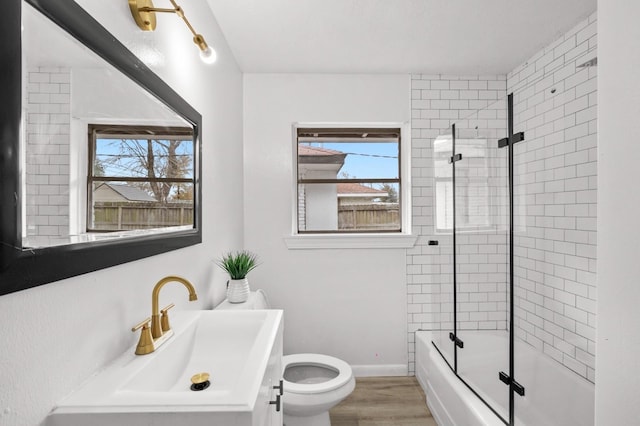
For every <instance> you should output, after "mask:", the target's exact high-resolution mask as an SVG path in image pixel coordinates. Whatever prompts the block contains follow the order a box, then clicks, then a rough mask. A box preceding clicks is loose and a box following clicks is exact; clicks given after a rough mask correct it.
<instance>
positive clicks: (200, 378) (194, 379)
mask: <svg viewBox="0 0 640 426" xmlns="http://www.w3.org/2000/svg"><path fill="white" fill-rule="evenodd" d="M209 377H210V375H209V373H198V374H194V375H193V376H191V383H193V384H194V385H199V384H201V383H204V382H206V381H207V380H209Z"/></svg>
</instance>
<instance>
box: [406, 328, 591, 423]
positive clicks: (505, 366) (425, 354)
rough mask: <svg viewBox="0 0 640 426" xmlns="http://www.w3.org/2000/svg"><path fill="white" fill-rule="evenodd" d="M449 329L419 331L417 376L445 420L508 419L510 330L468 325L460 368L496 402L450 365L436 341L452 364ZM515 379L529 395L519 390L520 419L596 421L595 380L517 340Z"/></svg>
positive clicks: (517, 415) (436, 413)
mask: <svg viewBox="0 0 640 426" xmlns="http://www.w3.org/2000/svg"><path fill="white" fill-rule="evenodd" d="M441 334H442V335H443V336H444V333H441V332H433V331H417V332H416V377H417V379H418V381H419V382H420V385H421V386H422V388H423V389H424V391H425V393H426V395H427V404H428V405H429V409H430V410H431V413H432V414H433V417H434V419H435V420H436V422H437V423H438V425H440V426H472V425H473V426H475V425H478V426H480V425H485V426H503V425H504V424H505V423H504V422H503V421H502V420H501V419H500V417H499V416H498V414H499V415H500V416H502V418H504V419H506V420H508V419H509V414H508V413H509V412H508V405H509V404H508V401H509V399H508V398H509V393H508V389H509V388H508V386H507V385H505V384H504V383H502V382H501V381H500V380H499V379H498V372H499V371H504V372H506V373H508V372H509V359H508V354H509V351H508V347H509V346H508V345H509V342H508V333H507V332H504V331H464V332H462V335H461V336H460V337H461V339H462V340H463V341H464V349H459V350H458V373H459V375H460V376H462V377H463V378H464V379H465V382H467V383H468V384H469V385H470V386H471V387H472V388H473V389H474V390H475V391H476V392H477V393H478V395H479V396H481V397H482V399H484V400H485V401H486V402H487V403H488V404H489V405H491V407H492V408H493V410H492V409H490V408H489V407H488V406H487V405H486V404H484V403H483V402H482V401H481V399H480V398H479V396H478V395H476V394H474V392H473V391H472V390H471V389H469V387H468V386H467V385H465V384H464V383H463V382H462V381H461V380H460V379H459V378H458V377H456V375H455V374H454V373H453V372H452V371H451V369H450V368H449V366H448V365H447V363H446V362H445V361H444V359H443V358H442V356H441V355H440V353H438V350H436V348H435V347H434V345H433V343H432V341H435V342H436V344H437V345H438V349H439V350H440V351H441V352H442V353H443V354H444V355H445V356H446V357H447V360H449V361H450V363H451V365H453V343H452V342H451V341H449V340H448V339H447V340H440V335H441ZM515 354H516V365H515V368H516V373H517V374H516V380H518V382H519V383H520V384H521V385H522V386H524V387H525V395H524V396H519V395H517V394H516V395H515V396H514V398H515V424H516V425H519V426H520V425H521V426H525V425H526V426H546V425H549V426H552V425H555V426H593V424H594V386H593V384H592V383H590V382H589V381H587V380H585V379H584V378H582V377H580V376H578V375H577V374H576V373H574V372H572V371H570V370H569V369H567V368H566V367H564V366H562V365H561V364H559V363H557V362H556V361H554V360H553V359H551V358H549V357H548V356H547V355H544V354H541V353H540V352H538V351H537V350H535V349H534V348H533V347H531V346H529V345H527V344H525V343H522V342H516V344H515Z"/></svg>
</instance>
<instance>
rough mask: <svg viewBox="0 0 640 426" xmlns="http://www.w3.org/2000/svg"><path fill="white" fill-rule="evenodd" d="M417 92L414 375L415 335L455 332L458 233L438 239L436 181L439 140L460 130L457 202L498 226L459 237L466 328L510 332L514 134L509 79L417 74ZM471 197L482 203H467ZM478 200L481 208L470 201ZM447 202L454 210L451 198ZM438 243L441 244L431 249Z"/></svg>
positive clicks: (411, 303)
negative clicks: (503, 147)
mask: <svg viewBox="0 0 640 426" xmlns="http://www.w3.org/2000/svg"><path fill="white" fill-rule="evenodd" d="M411 86H412V87H411V89H412V90H411V96H412V100H411V107H412V121H411V132H412V140H411V144H412V156H411V157H412V160H411V161H412V164H411V168H412V170H411V173H412V176H411V179H412V202H413V217H412V220H413V232H414V233H415V234H417V235H419V237H418V240H417V243H416V245H415V247H414V248H412V249H410V250H408V251H407V283H408V285H407V291H408V295H407V298H408V339H409V340H408V343H409V371H410V372H411V373H413V372H414V371H415V340H414V332H415V331H416V330H418V329H428V330H443V331H445V332H446V331H448V330H452V329H453V314H452V313H453V292H452V265H453V261H452V253H453V239H452V236H451V233H450V232H441V233H436V221H437V218H436V216H435V215H436V214H442V211H443V210H446V209H442V206H439V207H438V206H436V198H438V197H437V196H436V193H435V192H436V190H435V188H436V180H437V179H439V178H438V176H439V174H440V173H441V172H439V171H438V172H436V170H435V164H434V144H435V142H436V138H438V136H444V135H450V134H451V132H450V127H451V124H453V123H457V126H458V132H457V133H458V142H457V144H458V145H457V146H458V148H457V150H456V151H457V152H462V154H463V159H462V160H461V161H460V162H459V163H458V164H457V171H458V173H459V174H458V175H457V177H456V179H457V181H456V189H457V194H456V198H457V200H458V201H459V202H460V204H464V205H465V207H467V209H468V211H469V212H470V213H469V214H468V215H467V217H466V220H470V219H473V218H479V217H480V216H481V215H479V213H480V212H481V211H482V209H488V212H489V213H490V223H487V224H485V226H480V225H479V224H476V225H477V226H476V228H477V229H476V230H474V231H469V232H468V233H461V234H458V236H457V245H458V251H457V261H458V284H459V290H460V291H459V292H458V312H459V314H458V324H459V326H460V327H461V328H464V329H470V330H478V329H490V330H496V329H504V328H505V327H506V260H507V259H506V235H507V234H506V231H505V224H506V216H505V215H506V210H505V208H506V204H505V203H506V192H505V191H506V190H507V189H506V178H505V176H506V163H505V162H504V159H505V158H506V157H505V156H504V153H502V152H500V151H499V150H498V148H497V146H496V145H495V142H496V140H497V138H498V136H499V133H500V132H502V133H504V132H505V129H506V107H505V104H504V99H503V98H504V97H505V95H506V87H507V86H506V76H502V75H497V76H447V75H424V74H416V75H413V76H412V84H411ZM501 98H502V101H499V99H501ZM479 110H481V111H479ZM500 137H502V136H500ZM445 143H446V142H445ZM449 143H450V142H449ZM478 144H479V145H478ZM474 145H475V147H474ZM478 146H479V147H480V148H481V149H479V148H478ZM482 147H484V148H482ZM438 149H439V150H440V149H442V145H441V146H440V148H438ZM448 149H450V147H449V148H448ZM474 151H475V153H474ZM477 151H480V152H481V154H480V153H479V152H477ZM474 184H475V186H474ZM479 184H481V187H479V186H478V185H479ZM474 191H475V192H474ZM471 192H473V193H474V194H475V198H473V197H467V196H466V195H468V194H470V193H471ZM480 195H482V196H483V197H484V200H483V199H481V198H479V196H480ZM471 199H473V200H475V201H476V202H472V203H470V202H468V201H469V200H471ZM447 200H448V202H449V203H451V199H450V196H449V198H448V199H447ZM439 201H440V202H442V199H440V200H439ZM436 212H438V213H436ZM474 212H475V213H474ZM459 218H460V217H459ZM460 219H463V218H460ZM471 221H473V220H471ZM430 240H437V241H438V243H439V244H438V245H429V241H430Z"/></svg>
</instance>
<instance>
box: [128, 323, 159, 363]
mask: <svg viewBox="0 0 640 426" xmlns="http://www.w3.org/2000/svg"><path fill="white" fill-rule="evenodd" d="M150 323H151V318H146V319H144V320H142V321H141V322H139V323H138V324H136V325H135V326H133V328H132V329H131V331H134V332H135V331H136V330H140V329H142V332H141V333H140V340H138V346H136V355H146V354H149V353H151V352H153V351H154V350H155V346H154V344H153V337H152V336H151V328H150Z"/></svg>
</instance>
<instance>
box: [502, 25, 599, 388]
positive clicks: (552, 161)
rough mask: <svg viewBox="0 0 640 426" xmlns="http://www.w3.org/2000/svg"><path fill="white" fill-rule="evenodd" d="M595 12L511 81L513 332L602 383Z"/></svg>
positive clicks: (587, 376) (515, 74)
mask: <svg viewBox="0 0 640 426" xmlns="http://www.w3.org/2000/svg"><path fill="white" fill-rule="evenodd" d="M596 25H597V22H596V14H593V15H592V16H590V17H589V18H588V19H586V20H584V21H582V22H580V23H579V24H578V25H576V26H575V27H574V28H573V29H572V30H571V31H569V32H568V33H567V34H565V35H564V36H563V37H561V38H560V39H558V40H556V41H555V42H554V43H552V44H551V45H549V46H547V47H546V48H544V49H542V50H541V51H539V52H538V53H537V54H535V55H533V57H531V59H529V60H528V61H527V62H526V63H524V64H522V65H521V66H519V67H517V68H516V69H515V70H514V71H513V72H511V73H509V74H508V76H507V90H508V92H513V93H514V115H515V117H514V122H515V131H516V132H519V131H523V132H525V137H526V140H525V142H521V143H518V144H516V146H515V149H514V153H515V156H514V163H515V166H514V167H515V170H516V173H515V176H514V197H515V206H514V210H515V215H516V216H515V219H514V227H515V244H514V255H515V259H514V267H515V278H514V284H515V290H514V295H515V309H514V314H515V327H516V328H515V330H516V334H517V336H518V337H519V338H521V339H522V340H524V341H526V342H527V343H529V344H531V345H532V346H534V347H536V348H538V349H540V350H541V351H543V352H544V353H546V354H548V355H549V356H551V357H553V358H554V359H556V360H557V361H558V362H560V363H562V364H564V365H565V366H566V367H568V368H570V369H571V370H573V371H575V372H576V373H578V374H579V375H581V376H583V377H585V378H587V379H588V380H589V381H591V382H593V381H594V380H595V370H594V367H595V323H596V242H597V241H596V236H597V235H596V226H595V222H596V201H597V187H596V176H597V116H596V109H597V88H596V77H597V67H579V65H581V64H583V63H584V62H586V61H588V60H589V59H591V58H594V57H596V45H597V34H596Z"/></svg>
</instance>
